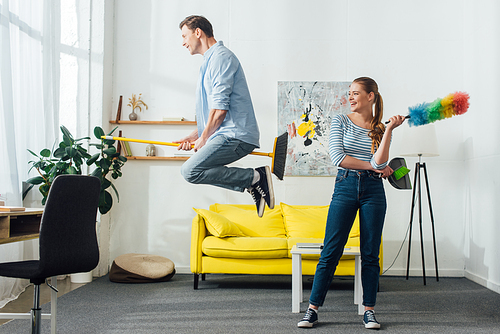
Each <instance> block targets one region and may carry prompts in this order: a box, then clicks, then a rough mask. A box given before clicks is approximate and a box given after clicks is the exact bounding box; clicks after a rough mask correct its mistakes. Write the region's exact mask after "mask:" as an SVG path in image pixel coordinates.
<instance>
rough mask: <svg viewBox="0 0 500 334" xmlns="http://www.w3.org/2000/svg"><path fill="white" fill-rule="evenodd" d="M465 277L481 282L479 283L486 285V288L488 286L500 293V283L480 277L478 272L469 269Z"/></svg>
mask: <svg viewBox="0 0 500 334" xmlns="http://www.w3.org/2000/svg"><path fill="white" fill-rule="evenodd" d="M465 277H466V278H467V279H469V280H471V281H473V282H475V283H477V284H479V285H482V286H484V287H485V288H488V289H490V290H492V291H495V292H496V293H499V294H500V285H499V284H496V283H493V282H491V281H488V280H487V279H485V278H482V277H479V276H477V275H476V274H473V273H471V272H469V271H467V270H466V271H465Z"/></svg>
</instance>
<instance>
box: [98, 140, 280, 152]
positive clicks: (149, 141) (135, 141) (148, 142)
mask: <svg viewBox="0 0 500 334" xmlns="http://www.w3.org/2000/svg"><path fill="white" fill-rule="evenodd" d="M101 139H105V140H121V141H130V142H134V143H143V144H156V145H163V146H179V145H180V144H177V143H168V142H164V141H155V140H145V139H134V138H125V137H112V136H101ZM250 154H253V155H262V156H266V157H272V156H273V154H272V153H265V152H251V153H250Z"/></svg>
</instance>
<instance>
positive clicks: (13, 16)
mask: <svg viewBox="0 0 500 334" xmlns="http://www.w3.org/2000/svg"><path fill="white" fill-rule="evenodd" d="M89 13H90V11H89V2H88V1H79V0H63V1H61V0H0V29H1V31H0V48H1V49H0V194H1V195H2V196H3V197H6V205H13V206H22V205H23V202H22V182H23V181H25V180H27V179H28V178H29V177H32V176H35V175H36V172H35V171H32V172H31V173H30V175H28V169H29V165H28V161H30V160H33V158H35V157H33V156H32V155H31V154H30V153H29V152H28V151H27V149H28V148H29V149H30V150H32V151H34V152H35V153H39V152H40V151H41V150H42V149H43V148H50V149H52V147H53V145H54V143H56V142H57V143H58V139H59V136H60V134H59V133H60V130H59V126H60V124H64V125H65V126H66V127H67V128H68V129H70V131H72V133H73V135H74V136H75V137H76V136H81V135H88V121H85V119H87V120H88V116H86V115H88V110H87V109H88V108H87V106H88V80H89V78H88V73H89V70H88V59H89V50H88V40H89V24H90V23H89V16H90V14H89ZM82 40H83V41H84V43H83V44H85V45H83V46H82V45H81V44H82V43H80V41H82ZM75 68H76V71H75ZM61 81H62V82H63V84H61ZM60 109H61V110H64V112H62V113H61V114H62V115H60V113H59V110H60ZM81 115H83V116H81ZM33 196H34V197H33ZM33 198H35V200H34V201H32V202H31V203H30V202H29V201H28V203H26V201H25V203H24V205H25V206H27V207H30V206H31V207H40V201H39V199H40V196H39V194H38V190H37V189H36V187H35V188H33V190H32V191H31V194H30V199H33ZM33 204H34V205H33ZM37 257H38V241H36V240H35V241H25V242H21V243H11V244H4V245H0V262H8V261H20V260H28V259H33V258H37ZM27 284H28V281H26V280H19V279H12V278H4V277H0V307H3V306H4V305H5V304H6V303H7V302H8V301H10V300H12V299H15V298H17V296H18V295H19V294H20V293H21V292H22V291H23V290H24V289H25V287H26V286H27Z"/></svg>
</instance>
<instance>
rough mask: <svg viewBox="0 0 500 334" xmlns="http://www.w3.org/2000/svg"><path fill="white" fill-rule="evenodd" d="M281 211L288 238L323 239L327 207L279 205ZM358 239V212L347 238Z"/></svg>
mask: <svg viewBox="0 0 500 334" xmlns="http://www.w3.org/2000/svg"><path fill="white" fill-rule="evenodd" d="M280 205H281V211H282V213H283V220H284V221H285V228H286V231H287V234H288V237H289V238H325V228H326V219H327V218H328V209H329V206H328V205H326V206H315V205H288V204H285V203H281V204H280ZM356 237H359V212H358V213H357V214H356V218H355V220H354V223H353V225H352V228H351V232H350V233H349V238H356Z"/></svg>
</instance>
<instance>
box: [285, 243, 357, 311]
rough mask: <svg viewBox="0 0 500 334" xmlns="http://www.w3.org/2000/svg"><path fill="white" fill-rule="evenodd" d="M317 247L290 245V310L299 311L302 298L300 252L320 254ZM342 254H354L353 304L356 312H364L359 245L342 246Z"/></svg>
mask: <svg viewBox="0 0 500 334" xmlns="http://www.w3.org/2000/svg"><path fill="white" fill-rule="evenodd" d="M319 245H320V244H318V247H316V248H315V247H307V248H298V247H297V245H294V246H293V247H292V250H291V251H290V253H292V312H293V313H299V312H300V303H301V302H302V301H303V300H304V297H303V295H302V254H321V249H320V248H319ZM343 254H344V255H354V263H355V268H354V304H356V305H358V314H363V313H364V306H363V301H362V295H361V293H362V292H361V291H362V289H361V253H360V251H359V247H346V248H344V253H343Z"/></svg>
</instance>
